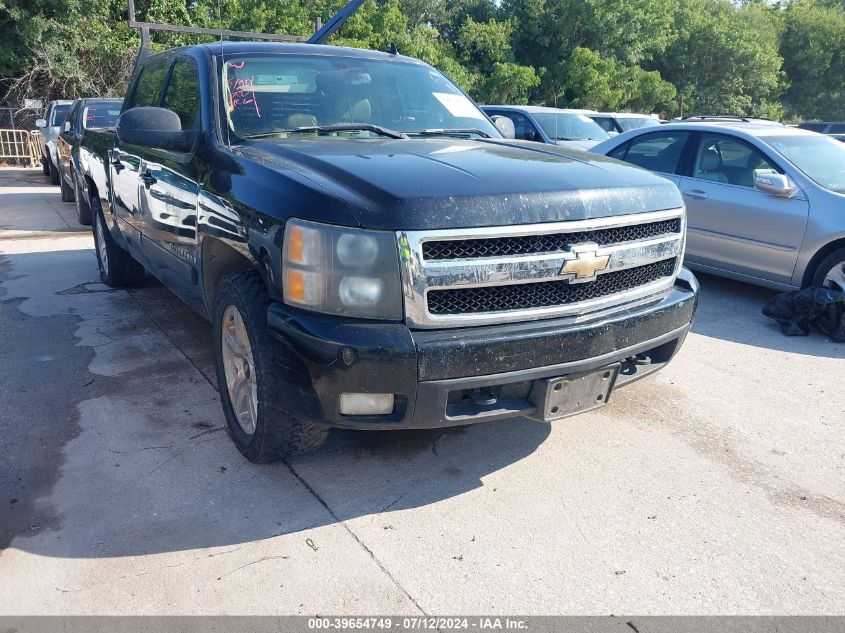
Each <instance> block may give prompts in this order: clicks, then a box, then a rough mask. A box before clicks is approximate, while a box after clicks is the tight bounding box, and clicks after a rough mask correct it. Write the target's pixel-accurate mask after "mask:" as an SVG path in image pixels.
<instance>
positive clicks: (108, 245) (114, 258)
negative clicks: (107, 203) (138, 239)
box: [91, 196, 144, 288]
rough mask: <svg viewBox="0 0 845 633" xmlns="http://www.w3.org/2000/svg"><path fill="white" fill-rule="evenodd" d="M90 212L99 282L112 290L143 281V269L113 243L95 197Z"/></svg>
mask: <svg viewBox="0 0 845 633" xmlns="http://www.w3.org/2000/svg"><path fill="white" fill-rule="evenodd" d="M91 211H92V214H93V219H94V227H93V232H94V250H95V251H96V253H97V266H98V267H99V268H100V280H101V281H102V282H103V283H104V284H107V285H109V286H111V287H112V288H123V287H126V286H134V285H136V284H138V283H140V282H141V281H143V279H144V267H143V266H142V265H141V264H139V263H138V262H136V261H135V260H134V259H132V256H131V255H130V254H129V253H127V252H126V251H125V250H123V249H122V248H121V247H120V246H119V245H118V243H117V242H115V241H114V238H113V237H112V234H111V232H110V231H109V228H108V225H107V224H106V219H105V216H103V208H102V206H100V199H99V198H98V197H97V196H92V197H91Z"/></svg>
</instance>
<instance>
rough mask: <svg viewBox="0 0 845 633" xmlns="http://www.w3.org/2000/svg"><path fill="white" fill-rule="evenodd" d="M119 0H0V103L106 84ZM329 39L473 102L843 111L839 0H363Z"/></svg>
mask: <svg viewBox="0 0 845 633" xmlns="http://www.w3.org/2000/svg"><path fill="white" fill-rule="evenodd" d="M136 3H137V5H138V17H139V19H143V20H147V21H154V22H171V23H178V24H188V25H193V26H207V27H217V26H223V27H224V28H229V29H236V30H249V31H265V32H276V33H296V34H302V35H305V34H309V33H311V32H313V30H314V23H315V20H316V19H317V18H320V19H321V20H323V21H324V22H325V21H326V20H328V19H329V18H330V17H331V16H332V15H333V14H334V12H335V11H336V10H337V9H338V8H339V7H341V6H342V5H343V4H344V0H290V1H286V2H278V1H277V0H136ZM125 11H126V0H97V1H96V2H92V1H91V0H0V100H4V101H6V102H8V103H10V104H13V105H18V104H20V101H21V99H22V98H23V97H36V98H39V97H40V98H44V99H49V98H57V97H76V96H82V95H94V94H96V95H110V96H111V95H120V94H122V92H123V89H124V87H125V84H126V80H127V77H128V73H129V72H130V70H131V67H132V63H133V60H134V56H135V53H136V50H137V46H138V34H137V32H135V31H133V30H132V29H129V27H128V26H127V24H126V15H125ZM221 15H222V16H223V17H222V18H221ZM211 39H213V38H209V37H205V38H204V37H202V36H192V35H185V34H174V33H157V34H155V35H154V43H153V47H154V48H155V49H164V48H167V47H171V46H178V45H184V44H190V43H195V42H199V41H209V40H211ZM332 43H335V44H341V45H347V46H357V47H363V48H374V49H378V50H387V49H389V48H390V47H391V45H392V44H396V46H397V47H398V49H399V51H400V52H401V53H402V54H405V55H410V56H413V57H418V58H421V59H423V60H425V61H427V62H429V63H431V64H433V65H435V66H437V67H438V68H440V69H441V70H442V71H443V72H444V73H446V74H447V75H449V76H450V77H452V79H454V80H455V81H456V82H457V83H458V84H459V85H460V86H461V87H463V88H464V89H465V90H467V91H468V92H469V93H470V94H471V95H472V96H473V97H474V98H476V99H477V100H479V101H481V102H485V103H503V102H505V103H527V102H531V103H543V104H546V105H556V106H558V107H584V108H595V109H606V110H635V111H642V112H652V111H656V112H661V113H664V114H667V115H670V116H671V115H676V114H680V113H681V112H683V113H684V114H689V113H693V114H695V113H698V114H702V113H703V114H742V115H754V116H767V117H771V118H781V117H783V116H788V117H790V118H823V119H839V120H842V119H845V3H843V2H842V0H781V2H780V3H777V4H773V3H771V2H767V1H765V0H740V1H737V2H732V1H731V0H501V1H496V0H384V1H383V2H380V3H378V4H377V3H376V2H375V0H367V1H366V2H365V3H364V5H363V6H362V7H361V9H360V10H359V11H358V12H357V13H356V14H355V15H354V16H353V18H352V19H351V20H350V21H349V22H348V23H347V24H346V26H344V28H343V29H341V31H339V32H338V33H337V34H336V35H335V36H334V37H333V38H332Z"/></svg>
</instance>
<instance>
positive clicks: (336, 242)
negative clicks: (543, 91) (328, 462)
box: [81, 42, 697, 461]
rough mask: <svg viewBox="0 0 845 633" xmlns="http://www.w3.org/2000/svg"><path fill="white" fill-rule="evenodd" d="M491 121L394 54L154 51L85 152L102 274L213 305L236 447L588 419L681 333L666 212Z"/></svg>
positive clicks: (687, 318) (613, 165)
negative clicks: (333, 432) (377, 432)
mask: <svg viewBox="0 0 845 633" xmlns="http://www.w3.org/2000/svg"><path fill="white" fill-rule="evenodd" d="M506 123H507V122H501V121H499V122H497V123H494V122H493V121H491V120H490V119H489V118H488V117H487V116H486V115H485V114H484V113H482V112H481V111H480V110H479V109H478V107H477V106H476V105H475V104H474V103H473V102H472V101H471V100H470V99H469V98H468V97H467V96H466V95H465V94H464V93H463V92H461V90H459V89H458V88H457V87H456V86H455V85H454V84H453V83H452V82H451V81H449V79H447V78H446V77H445V76H444V75H443V74H441V73H440V72H439V71H437V70H436V69H435V68H432V67H431V66H429V65H426V64H424V63H422V62H420V61H417V60H414V59H410V58H407V57H403V56H401V55H398V54H391V53H379V52H374V51H365V50H357V49H349V48H340V47H334V46H320V45H314V44H281V43H253V42H246V43H245V42H228V43H225V44H220V43H216V44H209V45H197V46H191V47H187V48H181V49H177V50H171V51H167V52H165V53H159V54H156V55H152V56H149V57H147V58H145V59H144V60H143V62H142V63H140V64H139V65H138V67H137V68H136V71H135V73H134V75H133V78H132V79H131V81H130V85H129V90H128V92H127V94H126V98H125V100H124V105H123V111H122V114H121V116H120V118H119V120H118V124H117V129H116V133H110V132H100V133H97V134H93V135H90V137H89V138H90V142H88V143H86V144H83V149H82V151H83V152H85V153H86V154H87V158H86V160H85V164H86V165H87V166H88V168H89V173H87V174H86V175H84V183H81V184H82V185H83V186H82V187H81V189H82V193H83V195H84V196H85V201H86V203H89V204H90V207H91V209H92V211H93V219H94V238H95V244H96V250H97V256H98V260H99V266H100V274H101V276H102V279H103V280H104V281H105V282H106V283H108V284H110V285H113V286H124V285H129V284H132V283H133V282H135V281H137V280H139V279H140V278H141V277H142V276H143V275H144V272H145V269H146V270H147V271H149V272H150V273H152V274H153V275H155V276H156V277H157V278H158V279H159V280H161V282H162V283H164V284H165V285H166V286H167V287H168V288H170V289H171V290H172V291H173V292H174V293H176V294H177V295H178V296H179V297H181V298H182V299H183V300H184V301H185V302H187V303H188V304H190V305H191V306H193V307H194V308H196V310H198V311H199V312H201V313H202V314H203V315H205V316H206V317H208V318H209V319H211V321H212V323H213V331H214V348H215V353H216V366H217V376H218V381H219V385H220V392H221V401H222V403H223V409H224V412H225V416H226V420H227V422H228V426H229V429H230V431H231V435H232V437H233V439H234V441H235V443H236V444H237V446H238V448H239V449H240V450H241V452H242V453H243V454H244V455H245V456H246V457H247V458H248V459H250V460H253V461H268V460H272V459H275V458H278V457H280V456H283V455H285V454H288V453H291V452H301V451H305V450H308V449H311V448H314V447H315V446H317V445H318V444H319V443H320V442H321V441H322V440H323V438H324V437H325V435H326V433H327V429H328V428H329V427H346V428H355V429H385V430H386V429H408V428H431V427H442V426H451V425H460V424H471V423H476V422H481V421H486V420H496V419H501V418H507V417H512V416H528V417H530V418H534V419H537V420H544V421H551V420H555V419H558V418H561V417H564V416H566V415H571V414H573V413H578V412H580V411H585V410H588V409H592V408H594V407H596V406H599V405H601V404H603V403H604V402H606V401H607V399H608V397H609V396H610V394H611V391H612V390H613V389H614V388H616V387H619V386H621V385H624V384H627V383H628V382H631V381H633V380H635V379H638V378H640V377H642V376H645V375H647V374H649V373H651V372H653V371H655V370H657V369H659V368H661V367H662V366H664V365H665V364H666V363H667V362H668V361H669V360H670V359H671V358H672V356H673V355H674V354H675V353H676V352H677V350H678V349H679V347H680V345H681V343H682V342H683V340H684V337H685V336H686V334H687V331H688V330H689V327H690V322H691V319H692V317H693V313H694V311H695V307H696V304H697V283H696V281H695V278H694V277H693V276H692V274H690V273H689V272H688V271H687V270H686V269H684V268H683V267H682V258H683V252H684V238H685V229H686V227H685V214H684V206H683V202H682V199H681V197H680V194H679V192H678V190H677V188H676V187H675V186H674V185H673V184H672V183H670V182H669V181H667V180H664V179H661V178H659V177H657V176H654V175H652V174H650V173H648V172H646V171H643V170H640V169H637V168H634V167H631V166H627V165H624V164H622V163H619V162H616V161H614V160H612V159H607V158H604V157H601V156H596V155H591V154H586V153H580V152H573V151H567V150H566V149H564V148H559V147H555V146H549V145H539V144H535V143H526V142H520V141H514V140H510V139H508V138H505V136H504V135H503V134H502V132H500V130H499V127H501V128H502V129H504V130H507V125H506ZM500 124H501V125H500Z"/></svg>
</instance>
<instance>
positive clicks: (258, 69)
mask: <svg viewBox="0 0 845 633" xmlns="http://www.w3.org/2000/svg"><path fill="white" fill-rule="evenodd" d="M221 86H222V90H223V98H222V100H221V102H222V108H223V112H222V113H221V114H222V116H223V117H224V118H225V121H226V127H227V128H228V131H229V133H230V138H231V140H237V138H240V139H251V138H279V139H285V138H302V137H304V136H305V137H317V138H320V137H326V136H332V137H346V138H400V139H401V138H405V137H406V136H413V135H415V134H419V135H424V136H429V137H430V136H465V137H496V138H499V137H501V134H500V133H499V131H498V130H497V129H496V127H495V126H494V125H492V124H491V123H490V121H489V120H488V119H487V117H486V116H485V115H484V114H483V113H482V112H481V111H480V110H479V109H478V107H477V106H476V105H475V104H474V103H473V102H472V101H471V100H470V99H469V98H467V97H466V96H465V95H464V94H463V93H462V92H461V91H460V90H459V89H458V88H457V87H456V86H455V85H454V84H453V83H452V82H451V81H450V80H449V79H447V78H446V77H445V76H444V75H443V74H442V73H440V72H439V71H437V70H435V69H434V68H432V67H430V66H426V65H423V64H418V63H408V62H403V61H388V60H374V59H361V58H355V57H339V56H333V55H290V54H281V55H280V54H275V55H274V54H267V55H250V56H227V57H226V59H225V64H223V70H222V77H221Z"/></svg>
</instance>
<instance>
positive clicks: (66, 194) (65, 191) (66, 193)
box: [59, 169, 73, 202]
mask: <svg viewBox="0 0 845 633" xmlns="http://www.w3.org/2000/svg"><path fill="white" fill-rule="evenodd" d="M59 187H61V188H62V202H73V188H72V187H71V186H70V185H69V184H67V181H66V180H65V176H64V174H63V173H62V171H61V169H60V170H59Z"/></svg>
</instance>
